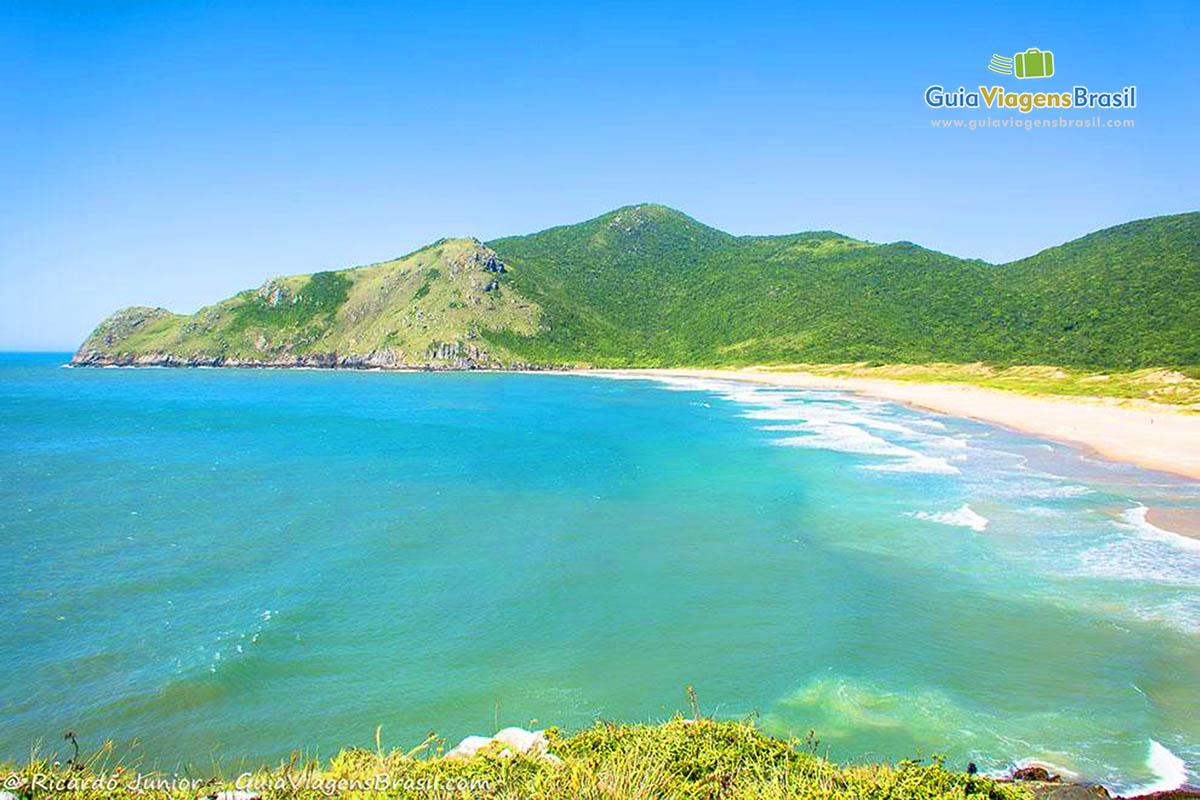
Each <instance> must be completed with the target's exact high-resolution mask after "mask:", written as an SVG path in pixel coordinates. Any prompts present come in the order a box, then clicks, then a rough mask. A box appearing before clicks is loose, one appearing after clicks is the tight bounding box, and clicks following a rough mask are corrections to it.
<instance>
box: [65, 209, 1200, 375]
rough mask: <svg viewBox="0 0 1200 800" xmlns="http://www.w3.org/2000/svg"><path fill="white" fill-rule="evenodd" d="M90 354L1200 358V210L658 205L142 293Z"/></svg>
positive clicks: (88, 348) (355, 360)
mask: <svg viewBox="0 0 1200 800" xmlns="http://www.w3.org/2000/svg"><path fill="white" fill-rule="evenodd" d="M75 361H76V363H81V364H107V363H166V364H192V363H212V364H224V365H239V364H265V365H279V366H292V365H298V364H308V365H322V366H334V365H340V366H384V367H393V366H405V365H408V366H431V367H474V366H514V365H530V364H535V365H556V364H558V365H561V364H593V365H601V366H687V365H709V366H725V365H727V366H734V365H746V364H763V363H787V362H792V363H796V362H808V363H817V362H824V363H838V362H857V361H868V362H908V363H923V362H935V361H937V362H958V363H968V362H975V361H983V362H988V363H994V364H1019V363H1024V364H1031V363H1035V364H1056V365H1062V366H1075V367H1085V368H1099V369H1138V368H1145V367H1194V366H1197V365H1200V214H1198V213H1191V214H1180V215H1176V216H1169V217H1156V218H1153V219H1148V220H1141V221H1137V222H1131V223H1127V224H1125V225H1119V226H1117V227H1114V228H1109V229H1107V230H1104V231H1100V232H1098V233H1094V234H1091V235H1089V236H1086V237H1083V238H1082V239H1078V240H1076V241H1073V242H1069V243H1067V244H1064V245H1062V246H1060V247H1056V248H1052V249H1050V250H1046V251H1044V252H1042V253H1039V254H1037V255H1035V256H1032V257H1030V258H1026V259H1022V260H1020V261H1016V262H1013V263H1010V264H1003V265H992V264H987V263H985V262H982V261H978V260H964V259H960V258H955V257H953V256H949V255H946V254H944V253H938V252H935V251H932V250H926V249H924V248H922V247H919V246H917V245H914V244H911V243H909V242H897V243H892V244H873V243H870V242H863V241H858V240H855V239H851V238H848V237H846V236H842V235H840V234H837V233H833V232H829V231H818V232H810V233H799V234H791V235H785V236H733V235H731V234H728V233H724V232H722V231H718V230H716V229H714V228H709V227H707V226H705V225H703V224H701V223H699V222H697V221H696V220H694V219H691V218H690V217H688V216H686V215H684V214H681V213H680V212H678V211H674V210H672V209H669V208H665V207H663V206H658V205H639V206H629V207H626V208H621V209H618V210H616V211H613V212H611V213H608V214H605V215H603V216H600V217H597V218H596V219H592V220H588V221H587V222H582V223H579V224H577V225H567V226H562V227H557V228H551V229H549V230H545V231H542V232H540V233H534V234H530V235H528V236H514V237H507V238H503V239H497V240H495V241H492V242H488V243H487V244H486V245H483V244H480V243H479V242H476V241H474V240H450V241H442V242H439V243H436V244H434V245H431V246H430V247H427V248H424V249H422V250H420V251H417V252H416V253H413V254H411V255H409V256H406V257H404V258H402V259H397V260H394V261H389V262H385V263H383V264H377V265H372V266H368V267H360V268H357V269H349V270H342V271H340V272H329V273H318V274H316V275H313V276H297V277H292V278H282V279H276V280H274V281H270V282H268V283H267V284H265V285H264V286H263V287H261V288H260V289H258V290H251V291H247V292H242V293H241V294H239V295H237V296H235V297H234V298H231V299H230V300H227V301H223V302H222V303H218V304H217V305H215V306H211V307H209V308H206V309H202V310H201V311H200V312H198V313H197V314H195V315H193V316H190V317H183V316H178V315H172V314H169V313H167V312H165V311H162V310H160V309H127V310H125V311H123V312H118V314H116V315H114V316H113V317H111V318H110V319H109V320H106V321H105V322H104V323H102V324H101V326H100V327H99V328H98V329H97V330H96V332H95V333H93V335H92V336H91V337H89V339H88V340H87V341H86V342H85V343H84V345H83V346H82V347H81V348H80V351H79V353H78V354H76V358H75Z"/></svg>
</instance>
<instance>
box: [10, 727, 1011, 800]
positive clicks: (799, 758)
mask: <svg viewBox="0 0 1200 800" xmlns="http://www.w3.org/2000/svg"><path fill="white" fill-rule="evenodd" d="M547 736H548V737H549V738H550V742H551V743H550V752H551V753H553V754H555V755H556V756H558V758H559V759H561V763H557V764H555V763H550V762H547V761H544V760H537V759H533V758H528V757H525V756H507V755H502V754H501V753H499V752H485V753H483V754H481V755H477V756H476V757H474V758H472V759H469V760H462V761H454V760H447V759H444V758H441V757H440V756H439V755H438V751H439V750H440V746H439V742H438V740H437V739H436V738H434V737H433V736H431V737H430V738H429V739H428V740H427V741H426V742H424V743H423V744H421V745H419V746H418V747H416V748H414V749H413V750H410V751H408V752H403V751H400V750H393V751H391V752H390V753H385V752H384V751H383V750H382V748H379V749H377V750H374V751H372V750H361V749H355V750H345V751H342V752H341V753H339V754H338V755H337V756H336V757H334V758H333V759H332V760H330V761H329V762H328V763H318V762H309V763H302V762H301V761H300V759H299V758H298V757H295V756H294V757H293V759H292V762H291V763H288V764H284V765H282V766H280V767H277V768H274V769H264V770H261V771H259V772H256V773H253V774H252V775H242V776H240V777H239V776H223V777H220V778H217V779H215V780H211V781H201V782H200V784H196V783H191V784H190V785H188V786H186V787H184V786H180V785H179V784H178V783H177V784H175V785H174V787H172V786H171V784H170V781H171V778H170V776H166V775H162V774H145V773H139V772H138V771H137V770H136V769H134V768H122V767H121V766H117V765H116V764H114V763H112V762H113V760H114V757H113V755H112V748H111V747H110V746H109V747H104V748H101V750H100V751H99V752H98V753H97V754H95V755H94V756H93V757H91V758H90V759H86V760H82V763H81V765H80V767H79V768H78V769H75V768H73V767H72V766H69V765H55V764H52V763H49V762H47V761H45V760H37V759H35V760H33V761H32V762H31V763H30V764H28V765H26V766H25V767H24V768H22V769H20V770H18V771H17V775H18V776H22V777H23V778H24V780H23V781H22V785H23V787H24V788H21V789H19V790H17V794H18V796H21V797H49V796H70V797H78V798H88V799H89V800H91V799H93V798H94V799H95V800H99V799H100V798H116V800H122V798H133V797H141V798H160V797H161V798H165V797H168V796H170V797H206V796H210V795H213V794H216V793H217V792H219V791H222V790H227V789H234V788H238V789H244V790H245V789H248V790H253V791H255V793H261V794H262V795H263V796H264V797H265V798H271V797H276V798H300V797H326V796H331V795H337V796H343V797H347V796H348V797H368V796H380V795H388V796H392V797H444V798H452V797H453V798H465V797H484V798H514V799H515V798H614V799H615V798H633V799H635V800H636V799H637V798H646V799H647V800H649V799H650V798H714V799H715V798H747V799H748V798H755V799H756V800H758V799H764V800H765V799H766V798H878V799H879V800H883V799H884V798H896V799H897V800H900V799H901V798H903V799H904V800H932V799H933V798H959V800H963V799H965V798H980V799H982V798H993V799H994V800H1017V798H1027V797H1029V796H1030V795H1029V794H1028V793H1027V791H1026V790H1024V789H1023V788H1020V787H1018V786H1014V785H1011V784H1002V783H997V782H995V781H993V780H991V779H989V778H983V777H979V776H968V775H966V774H963V773H954V772H949V771H947V770H946V769H945V768H944V767H943V766H942V764H941V763H940V762H939V761H937V760H934V762H933V763H932V764H918V763H912V762H901V763H900V764H895V765H892V764H881V763H880V764H868V765H862V766H838V765H836V764H832V763H830V762H829V761H826V760H825V759H823V758H820V757H819V756H818V755H816V750H817V746H816V744H815V743H813V742H808V743H805V742H800V741H796V740H792V741H784V740H781V739H775V738H772V737H770V736H767V735H765V734H763V733H761V732H760V731H758V730H757V729H756V728H755V727H754V725H753V723H752V722H750V721H741V722H717V721H714V720H709V719H700V720H698V721H696V722H692V721H690V720H684V719H680V718H676V719H673V720H671V721H669V722H665V723H661V724H658V725H616V724H610V723H606V722H599V723H597V724H596V725H595V726H593V727H591V728H588V729H586V730H583V731H580V732H578V733H575V734H573V735H570V736H566V737H563V736H561V735H560V734H558V732H557V731H555V730H553V729H551V730H550V731H547ZM5 774H6V775H8V771H7V770H6V771H5ZM38 775H41V776H43V777H42V778H41V779H40V780H41V781H42V784H43V786H45V787H47V788H42V789H40V790H37V789H34V790H31V789H30V788H29V787H30V786H31V785H32V782H33V781H34V780H35V776H38ZM381 776H385V777H381ZM139 777H140V778H141V781H142V783H141V786H142V788H143V791H141V792H138V791H137V790H136V788H131V787H134V786H135V785H136V781H137V780H138V779H139ZM72 778H74V779H75V782H76V784H77V785H79V786H80V787H81V788H79V789H78V790H76V791H70V790H69V787H66V786H65V785H64V788H68V791H66V792H63V791H61V790H60V791H57V792H56V791H54V790H53V789H51V788H49V785H50V784H54V783H57V782H62V781H68V780H70V779H72ZM59 785H63V784H59ZM7 786H8V787H9V788H10V790H11V789H13V788H14V782H13V780H12V778H11V776H10V782H9V783H8V784H7ZM55 788H57V787H55ZM172 789H173V791H172Z"/></svg>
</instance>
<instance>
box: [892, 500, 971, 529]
mask: <svg viewBox="0 0 1200 800" xmlns="http://www.w3.org/2000/svg"><path fill="white" fill-rule="evenodd" d="M911 516H913V517H916V518H917V519H923V520H928V521H929V522H940V523H942V524H943V525H957V526H959V527H961V528H970V529H971V530H973V531H977V532H983V531H985V530H987V526H988V521H989V520H988V518H987V517H984V516H981V515H979V514H977V513H975V511H974V509H972V508H971V506H969V505H968V504H966V503H963V504H962V508H959V509H957V510H955V511H938V512H934V511H916V512H913V514H912V515H911Z"/></svg>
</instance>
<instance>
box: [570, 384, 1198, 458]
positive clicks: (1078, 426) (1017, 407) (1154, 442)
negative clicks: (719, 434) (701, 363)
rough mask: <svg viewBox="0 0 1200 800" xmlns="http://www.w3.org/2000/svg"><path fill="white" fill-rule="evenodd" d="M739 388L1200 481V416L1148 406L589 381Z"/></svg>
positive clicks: (900, 391)
mask: <svg viewBox="0 0 1200 800" xmlns="http://www.w3.org/2000/svg"><path fill="white" fill-rule="evenodd" d="M597 373H600V374H603V373H608V374H616V375H622V376H626V377H632V376H642V377H647V378H654V377H660V376H661V377H686V378H709V379H716V380H737V381H747V382H751V383H758V384H765V385H768V386H780V387H791V388H805V389H840V390H844V391H851V392H857V393H859V394H863V395H867V396H870V397H877V398H880V399H883V400H891V401H894V402H897V403H903V404H905V405H908V406H913V407H915V408H922V409H926V410H929V411H936V412H938V413H942V414H950V415H952V416H956V417H966V418H969V419H975V420H980V421H982V422H989V423H993V424H996V425H1002V426H1004V427H1006V428H1012V429H1014V430H1019V431H1024V432H1026V433H1032V434H1035V435H1038V436H1044V437H1046V438H1048V439H1054V440H1057V441H1061V442H1067V443H1070V444H1074V445H1080V446H1083V447H1086V448H1088V449H1090V450H1092V451H1094V452H1095V453H1096V454H1098V455H1099V456H1101V457H1103V458H1106V459H1109V460H1112V461H1121V462H1126V463H1130V464H1135V465H1137V466H1139V467H1144V468H1146V469H1153V470H1159V471H1162V472H1169V473H1172V474H1175V475H1179V476H1183V477H1186V478H1192V479H1196V480H1200V415H1196V414H1187V413H1181V412H1178V411H1174V410H1171V409H1168V408H1163V409H1161V410H1160V409H1155V408H1152V407H1150V406H1149V404H1145V405H1141V406H1134V405H1120V404H1118V403H1117V402H1116V401H1112V400H1108V401H1106V400H1100V399H1096V398H1079V397H1050V396H1030V395H1022V394H1016V393H1014V392H1007V391H1004V390H1001V389H990V388H987V387H982V386H970V385H965V384H947V383H916V382H907V381H895V380H883V379H878V378H855V377H832V376H825V375H815V374H813V373H810V372H783V371H775V370H765V369H760V368H746V369H737V370H732V369H731V370H720V369H621V370H597V371H593V373H592V374H597Z"/></svg>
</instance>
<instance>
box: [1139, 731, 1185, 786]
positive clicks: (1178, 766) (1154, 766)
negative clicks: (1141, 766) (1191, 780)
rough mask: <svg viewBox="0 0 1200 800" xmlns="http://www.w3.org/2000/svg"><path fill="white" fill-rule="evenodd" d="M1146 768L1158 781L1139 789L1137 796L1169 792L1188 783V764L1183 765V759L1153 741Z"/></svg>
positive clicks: (1151, 741)
mask: <svg viewBox="0 0 1200 800" xmlns="http://www.w3.org/2000/svg"><path fill="white" fill-rule="evenodd" d="M1146 766H1147V767H1149V768H1150V771H1151V772H1153V773H1154V774H1155V775H1157V776H1158V780H1156V781H1155V782H1154V783H1151V784H1149V785H1147V786H1142V787H1139V788H1138V790H1137V794H1153V793H1155V792H1169V791H1172V790H1173V789H1178V788H1179V787H1180V786H1183V785H1184V784H1185V783H1187V779H1188V770H1187V764H1185V763H1183V759H1182V758H1180V757H1179V756H1177V755H1175V754H1174V753H1172V752H1171V751H1170V750H1168V749H1167V748H1166V747H1163V746H1162V745H1161V744H1159V743H1158V742H1156V741H1154V740H1153V739H1151V740H1150V754H1149V755H1148V756H1147V757H1146Z"/></svg>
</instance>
